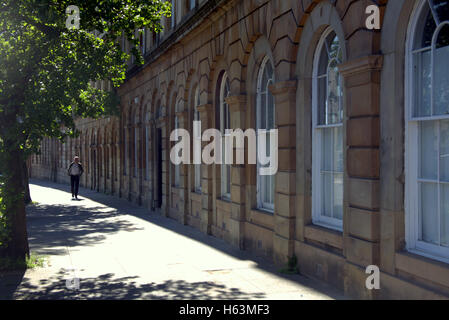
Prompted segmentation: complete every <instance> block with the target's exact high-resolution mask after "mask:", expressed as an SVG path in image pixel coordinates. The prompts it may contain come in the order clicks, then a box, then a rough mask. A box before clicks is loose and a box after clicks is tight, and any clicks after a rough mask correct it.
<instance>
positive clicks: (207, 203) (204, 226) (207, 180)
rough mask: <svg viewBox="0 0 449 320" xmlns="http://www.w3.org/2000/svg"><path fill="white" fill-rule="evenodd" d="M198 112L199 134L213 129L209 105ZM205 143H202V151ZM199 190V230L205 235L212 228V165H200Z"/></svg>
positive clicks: (211, 112) (202, 106)
mask: <svg viewBox="0 0 449 320" xmlns="http://www.w3.org/2000/svg"><path fill="white" fill-rule="evenodd" d="M197 108H198V111H199V112H200V120H201V131H202V132H201V133H203V132H204V131H206V130H207V129H209V128H212V127H213V123H214V121H213V110H212V105H211V104H204V105H200V106H198V107H197ZM206 145H207V142H202V143H201V146H202V150H203V148H204V147H205V146H206ZM201 189H202V197H201V198H202V209H201V214H200V219H201V222H200V229H201V231H202V232H204V233H206V234H211V227H212V200H213V165H205V164H204V163H203V164H202V165H201Z"/></svg>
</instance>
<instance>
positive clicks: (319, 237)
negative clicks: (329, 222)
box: [304, 225, 343, 250]
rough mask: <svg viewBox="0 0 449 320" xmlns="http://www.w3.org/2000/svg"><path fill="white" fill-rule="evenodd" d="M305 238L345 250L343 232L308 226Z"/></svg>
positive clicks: (305, 229)
mask: <svg viewBox="0 0 449 320" xmlns="http://www.w3.org/2000/svg"><path fill="white" fill-rule="evenodd" d="M304 233H305V238H307V239H310V240H312V241H316V242H319V243H324V244H326V245H329V246H331V247H334V248H337V249H340V250H343V232H341V231H337V230H334V229H329V228H328V227H327V226H321V225H308V226H305V228H304Z"/></svg>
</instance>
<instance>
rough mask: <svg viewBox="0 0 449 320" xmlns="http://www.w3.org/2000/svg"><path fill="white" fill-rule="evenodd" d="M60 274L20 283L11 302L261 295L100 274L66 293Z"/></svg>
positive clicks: (207, 285) (208, 284) (207, 284)
mask: <svg viewBox="0 0 449 320" xmlns="http://www.w3.org/2000/svg"><path fill="white" fill-rule="evenodd" d="M61 279H65V278H64V272H60V273H59V274H57V275H55V276H53V277H51V278H50V279H48V280H44V281H41V283H40V286H39V287H37V286H36V285H32V284H30V283H29V282H28V281H27V280H26V279H24V280H23V282H22V284H21V285H20V288H19V290H18V291H17V292H16V293H15V294H14V296H13V298H14V299H27V300H63V299H67V300H70V299H91V300H95V299H97V300H111V299H114V300H117V299H120V300H122V299H124V300H138V299H145V300H212V299H224V300H235V299H238V300H241V299H243V300H250V299H263V298H264V297H265V295H264V294H263V293H254V294H252V293H251V294H248V293H245V292H242V291H240V290H239V289H235V288H228V287H226V286H224V285H219V284H215V283H212V282H193V283H189V282H186V281H183V280H179V281H172V280H169V281H165V282H163V283H158V284H156V283H148V284H138V283H137V282H136V281H135V280H136V279H137V278H136V277H126V278H118V279H117V278H114V276H113V274H104V275H101V276H99V277H98V278H87V279H82V280H81V281H80V282H79V290H69V289H67V287H66V281H65V280H61Z"/></svg>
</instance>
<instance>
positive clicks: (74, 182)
mask: <svg viewBox="0 0 449 320" xmlns="http://www.w3.org/2000/svg"><path fill="white" fill-rule="evenodd" d="M70 185H71V187H72V197H75V198H78V190H79V188H80V176H70Z"/></svg>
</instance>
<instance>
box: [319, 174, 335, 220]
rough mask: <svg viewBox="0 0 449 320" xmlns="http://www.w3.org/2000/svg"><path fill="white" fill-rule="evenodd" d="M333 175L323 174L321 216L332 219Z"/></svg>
mask: <svg viewBox="0 0 449 320" xmlns="http://www.w3.org/2000/svg"><path fill="white" fill-rule="evenodd" d="M332 177H333V175H332V173H323V174H321V214H322V215H323V216H326V217H332V184H333V181H332V180H333V179H332Z"/></svg>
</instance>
